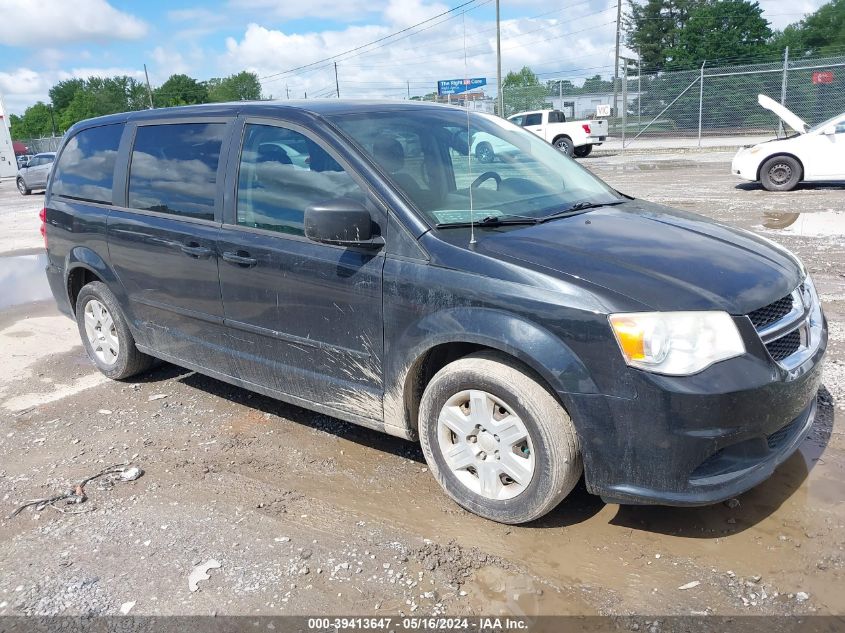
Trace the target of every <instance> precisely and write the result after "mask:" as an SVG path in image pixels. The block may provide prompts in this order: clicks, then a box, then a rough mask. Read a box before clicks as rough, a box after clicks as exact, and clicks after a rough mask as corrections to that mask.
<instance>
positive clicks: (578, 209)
mask: <svg viewBox="0 0 845 633" xmlns="http://www.w3.org/2000/svg"><path fill="white" fill-rule="evenodd" d="M623 202H627V201H626V200H612V201H611V202H587V201H586V200H582V201H581V202H576V203H575V204H573V205H570V206H568V207H566V208H565V209H562V210H560V211H555V212H554V213H550V214H549V215H544V216H543V217H541V218H539V219H538V220H537V222H548V221H549V220H557V219H558V218H568V217H569V216H572V215H578V214H579V213H583V212H584V211H587V210H589V209H598V208H599V207H611V206H613V205H616V204H622V203H623Z"/></svg>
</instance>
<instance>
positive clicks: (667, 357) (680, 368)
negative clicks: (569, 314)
mask: <svg viewBox="0 0 845 633" xmlns="http://www.w3.org/2000/svg"><path fill="white" fill-rule="evenodd" d="M608 319H609V320H610V327H611V329H612V330H613V333H614V334H615V335H616V342H617V343H619V349H621V350H622V355H623V356H624V357H625V362H626V363H628V365H630V366H631V367H638V368H640V369H645V370H646V371H650V372H654V373H656V374H668V375H671V376H687V375H689V374H695V373H697V372H699V371H701V370H702V369H706V368H707V367H709V366H710V365H712V364H713V363H717V362H719V361H721V360H727V359H728V358H733V357H735V356H741V355H742V354H744V353H745V344H744V343H743V342H742V337H741V336H740V335H739V331H738V330H737V329H736V325H734V322H733V319H732V318H731V317H730V315H729V314H728V313H727V312H632V313H627V314H611V315H610V316H609V317H608Z"/></svg>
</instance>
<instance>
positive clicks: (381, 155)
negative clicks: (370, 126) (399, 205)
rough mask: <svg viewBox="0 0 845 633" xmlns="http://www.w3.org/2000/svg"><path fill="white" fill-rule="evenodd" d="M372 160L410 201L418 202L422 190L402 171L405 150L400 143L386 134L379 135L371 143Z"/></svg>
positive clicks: (421, 195)
mask: <svg viewBox="0 0 845 633" xmlns="http://www.w3.org/2000/svg"><path fill="white" fill-rule="evenodd" d="M373 158H375V159H376V162H377V163H378V164H379V165H381V166H382V167H383V168H384V169H385V171H387V172H388V173H389V174H390V177H391V178H392V179H393V181H394V182H395V183H396V184H397V185H399V187H400V188H401V189H402V190H403V191H405V193H407V194H408V196H409V197H410V198H411V200H412V201H414V202H415V203H416V202H420V200H421V199H422V197H423V190H422V188H421V187H420V186H419V184H417V181H416V180H414V178H413V177H412V176H411V175H410V174H406V173H404V172H403V171H402V169H403V168H404V167H405V150H404V148H403V147H402V143H400V142H399V141H398V140H396V139H395V138H394V137H392V136H390V135H388V134H381V135H379V136H378V137H377V138H376V140H375V142H374V143H373Z"/></svg>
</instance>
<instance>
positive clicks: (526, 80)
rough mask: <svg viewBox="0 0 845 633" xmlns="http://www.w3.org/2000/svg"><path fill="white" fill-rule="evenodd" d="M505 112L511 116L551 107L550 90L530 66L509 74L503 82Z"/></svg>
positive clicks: (505, 114)
mask: <svg viewBox="0 0 845 633" xmlns="http://www.w3.org/2000/svg"><path fill="white" fill-rule="evenodd" d="M502 92H503V93H504V95H503V96H504V102H505V112H504V116H509V115H511V114H513V113H514V112H520V111H522V110H538V109H541V108H546V107H548V106H549V104H548V102H547V95H548V90H547V88H546V86H544V85H542V84H541V83H540V80H539V79H537V75H535V74H534V73H533V72H532V70H531V69H530V68H529V67H528V66H523V67H522V70H520V71H519V72H513V71H511V72H509V73H508V74H507V75H506V76H505V78H504V80H503V81H502Z"/></svg>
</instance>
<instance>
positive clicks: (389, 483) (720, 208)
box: [0, 154, 845, 615]
mask: <svg viewBox="0 0 845 633" xmlns="http://www.w3.org/2000/svg"><path fill="white" fill-rule="evenodd" d="M692 156H693V155H683V156H678V157H673V156H672V155H667V154H661V155H660V157H659V159H651V158H649V157H644V156H638V157H637V158H636V160H637V161H638V163H637V164H632V163H630V161H631V160H633V158H632V157H630V156H629V157H625V158H623V157H621V156H611V157H607V158H590V159H587V160H585V161H583V163H584V164H585V165H586V166H588V167H589V168H591V169H593V170H594V171H596V172H597V173H599V174H600V175H602V176H603V177H605V178H606V179H607V180H608V182H610V183H611V184H612V185H614V186H617V187H619V188H621V189H622V190H623V191H625V192H627V193H630V194H633V195H638V196H642V197H648V198H651V199H653V200H656V201H658V202H662V203H665V204H670V205H673V206H677V207H680V208H684V209H688V210H692V211H696V212H699V213H703V214H705V215H709V216H710V217H713V218H715V219H717V220H719V221H721V222H725V223H727V224H732V225H735V226H740V227H743V228H747V229H750V230H755V231H758V232H761V233H762V234H764V235H766V236H767V237H770V238H771V239H777V240H778V241H781V242H782V243H784V245H786V246H787V247H789V248H791V249H793V250H794V251H796V252H797V253H798V254H799V255H800V256H801V257H802V258H803V259H804V261H805V263H806V264H807V266H808V268H809V269H810V271H811V273H812V274H813V275H814V278H815V279H816V283H817V286H818V287H819V289H820V292H821V294H822V297H823V300H824V302H825V310H826V314H827V316H828V319H829V320H830V323H831V340H830V348H829V349H830V352H829V357H828V358H829V360H828V363H827V366H826V368H825V380H824V383H825V388H824V389H822V390H821V392H820V394H819V407H820V415H819V420H818V422H817V424H816V425H815V427H814V428H813V430H812V432H811V433H810V434H809V435H808V437H807V438H806V440H805V441H804V443H803V444H802V446H801V448H800V450H799V451H798V452H797V453H796V454H795V455H793V456H792V457H791V458H790V459H789V460H788V461H787V462H786V463H785V464H783V466H782V467H781V468H779V469H778V470H777V471H776V473H775V474H774V476H773V477H772V478H771V479H770V480H768V481H766V482H765V483H763V484H762V485H760V486H758V487H757V488H756V489H754V490H752V491H750V492H748V493H746V494H744V495H742V496H741V497H739V499H738V501H739V504H738V505H734V504H731V505H732V506H733V507H728V506H727V505H725V504H720V505H716V506H712V507H705V508H686V509H680V508H654V507H620V506H617V505H608V504H604V503H603V502H602V501H601V500H600V499H598V498H596V497H593V496H591V495H589V494H588V493H587V492H586V490H585V488H584V486H583V483H582V484H581V485H579V486H578V487H577V488H576V490H575V491H574V492H573V493H572V495H571V496H570V497H569V498H567V499H566V500H565V501H564V503H563V504H561V506H559V507H558V508H557V509H556V510H554V511H553V512H552V513H551V514H549V515H547V516H546V517H544V518H543V519H541V520H539V521H536V522H534V523H532V524H529V525H527V526H521V527H510V526H504V525H499V524H495V523H491V522H489V521H485V520H483V519H480V518H478V517H476V516H474V515H472V514H469V513H467V512H465V511H463V510H462V509H460V508H459V507H457V506H456V505H454V504H453V503H452V502H451V501H449V500H448V499H447V498H446V497H445V495H444V494H443V493H442V492H441V491H440V489H439V487H438V486H437V484H436V483H435V482H434V481H433V479H432V477H431V475H430V473H429V472H428V469H427V467H426V465H425V462H424V460H423V458H422V455H421V452H420V450H419V447H418V446H417V445H416V444H414V443H412V442H408V441H405V440H402V439H399V438H396V437H391V436H388V435H385V434H382V433H378V432H376V431H372V430H369V429H365V428H362V427H357V426H355V425H352V424H348V423H345V422H341V421H338V420H334V419H331V418H328V417H326V416H322V415H317V414H314V413H311V412H308V411H305V410H303V409H299V408H297V407H293V406H289V405H286V404H283V403H280V402H277V401H274V400H271V399H269V398H265V397H263V396H259V395H256V394H252V393H250V392H247V391H245V390H242V389H238V388H235V387H231V386H229V385H226V384H223V383H221V382H218V381H215V380H213V379H210V378H206V377H204V376H201V375H198V374H195V373H193V372H189V371H186V370H182V369H179V368H176V367H173V366H170V365H162V366H160V367H158V368H156V369H155V370H153V371H151V372H149V373H148V374H146V375H143V376H141V377H139V378H138V379H137V380H135V381H133V382H125V383H115V382H110V381H107V380H105V379H102V378H100V377H99V374H97V373H96V372H95V371H94V370H93V368H92V366H91V365H90V363H89V362H88V360H87V359H86V357H85V355H84V352H83V351H82V348H81V346H80V345H79V342H78V333H77V332H76V328H75V326H74V324H73V323H72V322H71V321H70V320H68V319H66V318H65V317H62V316H60V315H58V314H57V313H56V312H55V308H54V307H52V306H51V305H50V304H49V303H47V302H44V301H39V300H38V299H39V298H40V296H41V295H39V294H38V292H40V291H37V292H36V291H34V292H35V294H34V295H33V297H32V298H29V297H28V296H23V294H22V291H23V290H27V291H28V290H30V289H35V288H37V276H32V274H31V270H29V269H30V268H32V267H33V266H35V265H36V264H34V263H33V262H32V260H30V259H29V258H26V259H24V258H19V257H15V258H0V263H2V262H3V261H4V260H9V261H14V262H20V263H16V264H14V266H19V267H20V272H18V273H15V274H10V275H8V276H3V277H0V297H3V299H4V301H6V302H7V303H6V304H5V306H3V307H0V346H2V349H3V363H2V365H0V516H2V518H0V615H3V614H5V615H9V614H22V613H29V614H56V613H62V614H68V615H70V614H102V613H110V614H114V613H118V612H119V609H120V606H121V605H122V604H124V603H126V602H131V601H135V602H136V604H135V606H134V608H133V610H132V614H133V615H144V614H211V613H217V614H284V613H294V614H362V615H363V614H378V613H381V614H398V613H405V614H411V613H414V614H434V613H448V614H479V613H483V614H491V615H492V614H507V613H511V614H584V615H590V614H610V615H624V614H649V615H669V614H676V615H695V614H703V613H710V614H723V615H742V614H748V615H758V614H772V615H774V614H796V613H797V614H818V613H822V614H842V613H843V611H845V598H843V596H845V579H843V575H845V529H843V523H845V503H843V502H844V501H845V488H843V485H842V481H843V480H844V479H845V472H843V470H845V439H844V438H843V431H842V428H843V415H845V342H843V338H845V337H844V336H843V333H845V328H843V313H845V276H843V271H845V252H843V251H845V240H843V238H842V234H841V233H839V232H837V231H835V230H833V229H830V230H827V229H824V230H822V229H821V228H817V227H816V226H810V225H809V224H802V223H803V222H806V221H805V220H804V219H803V218H805V217H806V218H810V217H814V215H815V216H818V217H819V218H821V220H818V222H819V226H821V227H830V226H832V225H834V224H835V223H836V222H835V221H834V220H835V219H836V218H837V217H838V215H837V214H838V211H839V209H840V208H841V203H842V200H843V199H845V196H843V194H845V188H842V187H833V186H825V187H821V186H818V187H807V188H803V189H802V190H800V191H797V192H795V193H793V194H770V193H768V192H765V191H762V190H761V189H759V188H757V187H754V186H750V185H745V184H741V183H740V182H739V181H736V180H734V179H733V178H732V177H731V176H730V174H729V173H728V164H727V161H729V159H730V156H729V155H721V154H717V155H709V154H708V155H698V154H696V155H694V156H695V157H694V158H693V157H692ZM655 165H657V166H655ZM12 194H14V195H15V196H17V194H16V193H14V192H12ZM12 194H10V193H9V192H7V191H5V190H0V197H3V198H4V200H3V201H2V202H0V214H4V213H7V211H8V209H13V208H15V207H14V203H15V202H16V201H19V199H20V198H19V197H18V198H15V199H14V200H5V197H6V196H9V195H12ZM36 213H37V210H36ZM773 214H781V215H780V216H776V215H773ZM783 214H788V216H792V215H797V216H798V217H796V218H794V219H793V218H791V217H786V218H783V217H781V216H782V215H783ZM18 216H19V220H20V222H19V224H20V226H18V225H15V226H17V228H15V231H17V233H16V234H18V235H23V234H24V233H25V229H26V227H25V226H23V223H24V221H23V218H26V217H27V216H26V214H24V213H23V212H20V213H19V214H18ZM16 217H17V216H16ZM771 218H778V219H777V220H775V222H776V223H777V225H774V226H773V225H771ZM4 222H5V223H7V224H9V223H10V222H12V220H10V219H9V218H0V226H1V225H3V223H4ZM766 222H769V224H768V225H767V224H766ZM812 222H816V221H815V220H813V221H812ZM781 224H782V226H781ZM27 226H28V224H27ZM30 228H31V227H30ZM790 229H791V230H790ZM34 230H35V231H36V233H37V223H35V225H34ZM21 243H23V242H22V241H21ZM36 243H37V241H36ZM16 252H20V250H19V249H17V250H16ZM36 259H37V258H36ZM39 265H40V264H39ZM11 268H12V267H11V266H10V267H9V269H11ZM16 270H17V269H16ZM28 270H29V272H27V271H28ZM2 274H3V273H0V275H2ZM27 275H30V276H27ZM15 279H18V280H20V281H18V282H15V281H14V280H15ZM26 280H28V281H26ZM15 284H17V285H15ZM10 297H14V298H10ZM129 460H132V461H133V462H136V463H138V464H139V465H141V466H142V467H143V468H144V470H145V471H146V474H145V475H144V476H143V477H142V478H140V479H138V480H137V481H134V482H129V483H125V484H121V485H120V486H115V487H114V488H111V489H109V490H102V491H100V490H97V491H96V494H93V495H92V496H91V497H92V498H91V499H90V500H89V502H87V503H86V504H83V505H82V506H80V507H79V508H78V509H80V510H85V512H83V513H81V514H67V513H61V512H58V511H56V510H54V509H51V508H47V509H44V510H43V511H41V512H34V511H31V510H27V511H25V512H24V513H22V514H21V515H20V516H18V517H16V518H15V519H7V518H5V517H6V516H7V515H8V514H9V512H11V510H12V509H13V508H14V507H15V506H16V505H17V504H18V503H20V502H21V501H23V500H26V499H30V498H35V497H40V496H45V495H47V494H49V493H51V492H53V491H57V490H58V491H62V490H64V489H65V488H66V487H67V486H68V485H70V484H71V483H72V482H74V481H78V480H79V479H81V478H84V477H85V476H87V475H90V474H93V473H95V472H98V471H100V470H102V468H103V467H105V466H108V465H111V464H115V463H120V462H124V461H129ZM209 559H215V560H217V561H220V562H221V564H222V566H221V568H220V569H215V570H212V571H211V573H210V578H209V579H208V580H206V581H203V582H201V583H200V585H199V590H198V591H196V592H191V591H190V590H189V588H188V576H189V574H190V573H191V571H192V570H193V568H194V567H195V566H196V565H197V564H200V563H202V562H205V561H207V560H209ZM695 582H698V584H697V585H695V586H692V587H691V588H688V589H679V588H680V587H684V586H687V585H690V584H691V583H695Z"/></svg>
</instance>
